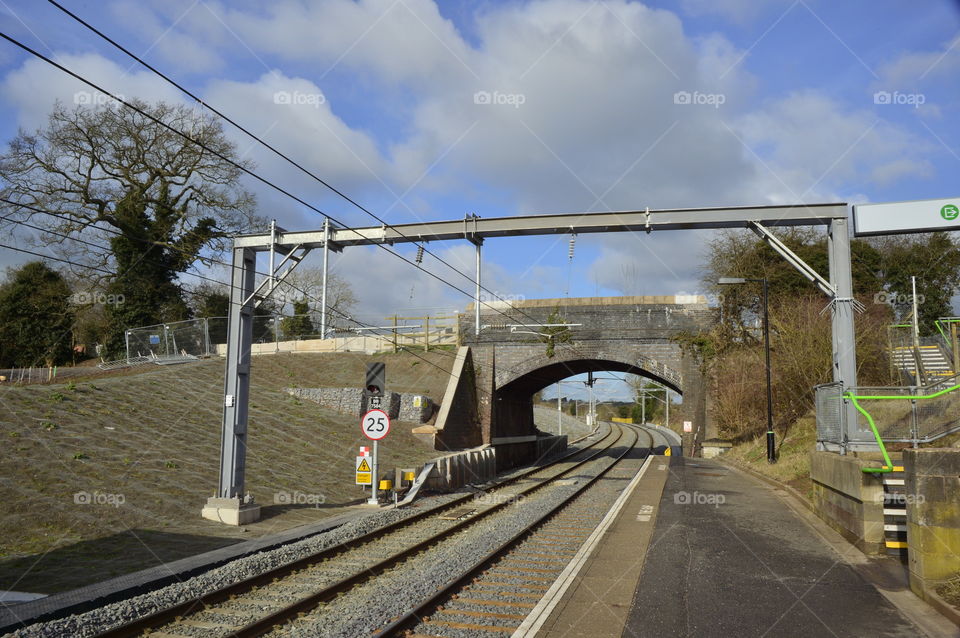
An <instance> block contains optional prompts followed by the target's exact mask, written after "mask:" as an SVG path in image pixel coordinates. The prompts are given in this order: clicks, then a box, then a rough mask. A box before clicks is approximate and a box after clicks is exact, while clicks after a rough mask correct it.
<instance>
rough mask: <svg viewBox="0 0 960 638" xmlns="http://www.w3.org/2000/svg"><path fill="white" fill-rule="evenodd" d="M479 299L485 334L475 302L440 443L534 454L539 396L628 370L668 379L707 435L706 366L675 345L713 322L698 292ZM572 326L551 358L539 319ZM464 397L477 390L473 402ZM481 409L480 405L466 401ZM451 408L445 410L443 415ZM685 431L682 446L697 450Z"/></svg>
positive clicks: (463, 324)
mask: <svg viewBox="0 0 960 638" xmlns="http://www.w3.org/2000/svg"><path fill="white" fill-rule="evenodd" d="M497 309H498V310H500V312H496V311H494V310H493V309H490V308H488V307H486V306H484V305H482V304H481V315H480V325H481V329H480V333H479V336H478V335H477V333H476V330H475V318H474V314H473V311H472V308H468V311H467V312H466V313H465V314H463V315H461V318H460V340H461V343H462V344H463V345H464V346H467V347H468V348H469V351H466V349H463V350H462V352H461V354H460V356H459V357H458V360H459V362H460V364H462V368H461V371H460V373H458V374H457V375H455V376H456V377H457V378H459V379H460V383H459V388H460V397H459V399H460V400H459V401H454V400H452V395H451V400H449V401H448V397H446V396H445V397H444V403H445V404H447V403H450V404H451V405H450V406H446V405H445V406H444V408H445V409H443V410H441V414H440V418H439V419H438V422H437V428H438V430H437V432H436V434H435V443H436V446H437V447H438V448H446V449H451V448H457V447H468V446H472V445H479V444H492V445H496V446H497V447H498V451H497V455H498V459H499V458H501V457H514V458H517V459H518V460H520V459H522V458H523V457H525V456H529V455H530V454H532V447H531V445H532V444H531V438H532V437H533V436H534V435H535V434H536V428H535V426H534V423H533V395H534V394H535V393H536V392H538V391H539V390H542V389H543V388H545V387H547V386H549V385H551V384H553V383H556V382H557V381H559V380H562V379H565V378H567V377H570V376H572V375H575V374H580V373H584V372H590V371H593V372H599V371H618V372H629V373H632V374H637V375H640V376H643V377H647V378H650V379H653V380H655V381H658V382H660V383H663V384H664V385H666V386H668V387H670V388H671V389H672V390H675V391H676V392H678V393H680V394H682V395H683V402H684V413H685V415H686V416H685V418H686V419H688V420H692V421H693V423H694V432H699V433H700V436H699V437H698V438H700V439H702V437H703V433H705V431H706V427H707V423H706V387H705V383H704V380H703V378H702V372H701V368H700V362H699V361H698V360H697V359H696V357H695V356H694V355H693V354H692V353H690V352H689V351H687V350H686V349H684V348H682V347H681V346H680V344H679V343H677V341H676V339H675V338H676V337H677V336H678V335H681V334H684V333H687V334H696V333H697V332H699V331H701V330H704V329H708V328H709V327H710V326H711V325H712V324H713V323H714V322H715V321H716V313H715V310H713V309H711V308H709V307H708V306H707V304H706V300H705V298H703V297H700V296H693V295H682V296H680V295H678V296H656V297H653V296H643V297H586V298H572V299H571V298H566V299H534V300H527V301H520V302H509V303H500V304H498V306H497ZM549 323H565V324H568V325H569V326H570V327H569V334H570V338H571V340H570V342H569V343H558V344H556V346H555V352H554V355H553V356H552V357H550V356H548V355H547V348H546V344H545V341H544V338H543V336H542V335H540V334H537V333H541V332H542V331H543V330H545V329H546V328H544V327H543V326H542V324H549ZM465 394H469V395H471V396H470V397H469V399H467V398H465ZM468 405H469V406H470V407H472V406H476V409H475V410H470V409H466V406H468ZM445 412H446V414H444V413H445ZM695 443H696V442H695V441H693V440H692V439H691V438H690V437H689V436H687V437H685V439H684V447H685V449H688V450H689V449H693V447H694V446H695Z"/></svg>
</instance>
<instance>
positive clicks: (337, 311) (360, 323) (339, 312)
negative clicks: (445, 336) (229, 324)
mask: <svg viewBox="0 0 960 638" xmlns="http://www.w3.org/2000/svg"><path fill="white" fill-rule="evenodd" d="M0 201H3V202H6V203H9V204H14V205H16V206H20V207H23V208H27V209H29V210H32V211H35V212H37V213H41V214H46V215H51V216H54V217H60V215H58V214H56V213H52V212H49V211H44V210H41V209H39V208H36V207H33V206H29V205H27V204H21V203H19V202H13V201H11V200H7V199H0ZM6 217H9V215H7V216H5V217H4V218H3V219H6ZM10 221H11V222H12V223H15V224H20V225H22V226H25V227H27V228H32V229H34V230H38V231H41V232H45V233H50V234H53V235H57V236H59V237H63V238H65V239H68V240H70V241H76V242H79V243H82V244H86V245H88V246H92V247H94V248H98V249H100V250H109V248H108V247H106V246H101V245H99V244H95V243H93V242H90V241H87V240H84V239H80V238H78V237H71V236H69V235H65V234H63V233H59V232H56V231H52V230H49V229H46V228H41V227H39V226H34V225H33V224H28V223H27V222H24V221H22V220H16V219H11V220H10ZM99 230H102V231H105V232H111V233H114V234H116V235H122V234H123V233H121V232H120V231H118V230H114V229H112V228H99ZM136 240H137V241H140V242H141V243H147V244H150V245H152V246H153V245H155V244H153V243H152V242H149V241H148V240H145V239H139V238H136ZM0 247H2V248H9V249H11V250H15V251H18V252H22V253H27V254H30V255H34V256H37V257H41V258H44V259H52V260H54V261H58V262H61V263H66V264H69V265H71V266H74V267H77V268H87V269H90V270H96V271H98V272H102V273H105V274H108V275H115V276H118V277H121V278H122V277H123V276H124V274H125V273H124V274H119V275H118V274H117V273H114V272H113V271H110V270H107V269H104V268H101V267H98V266H92V265H90V264H81V263H78V262H74V261H71V260H68V259H61V258H58V257H53V256H47V255H43V254H42V253H37V252H33V251H29V250H25V249H22V248H16V247H14V246H8V245H5V244H0ZM173 248H174V249H176V250H179V251H181V252H183V253H184V254H187V253H186V251H183V250H182V249H179V248H176V247H173ZM209 261H211V262H212V263H220V264H224V265H227V266H229V264H226V262H219V261H217V260H214V259H211V260H209ZM148 263H158V262H155V261H148ZM255 272H256V271H255ZM256 274H260V275H265V273H260V272H257V273H256ZM191 275H192V276H195V277H198V278H200V279H204V280H207V281H211V282H213V283H216V284H221V285H225V284H223V283H222V282H220V281H218V280H216V279H212V278H210V277H206V276H204V275H201V274H200V273H191ZM287 285H289V286H290V287H291V288H293V289H294V290H296V291H297V292H299V293H300V294H302V295H304V297H305V298H307V299H310V300H311V301H314V302H316V303H319V304H321V305H322V304H323V302H322V301H320V300H319V299H317V298H316V297H313V296H311V295H310V294H309V293H307V292H306V291H305V290H303V289H301V288H297V287H296V286H294V285H292V284H287ZM227 303H229V304H230V305H241V306H242V305H243V304H238V303H237V302H235V301H232V300H228V302H227ZM326 309H327V310H329V311H330V312H332V313H335V314H337V315H339V316H340V317H341V318H343V319H345V320H347V321H349V322H350V323H353V324H356V325H357V326H358V327H361V328H366V329H373V330H374V334H376V335H379V336H383V337H389V336H390V333H389V332H376V330H385V329H381V328H379V327H377V326H373V325H370V324H367V323H365V322H363V321H360V320H358V319H356V318H354V317H351V316H349V315H348V314H346V313H344V312H343V311H342V310H340V309H339V308H336V307H334V306H331V305H329V304H328V305H326ZM404 350H405V351H406V352H409V353H410V354H412V355H413V356H414V357H416V358H417V359H420V360H421V361H423V362H425V363H428V364H430V365H432V366H433V367H435V368H437V369H438V370H441V371H443V372H444V373H446V374H447V375H448V376H453V373H452V372H451V371H449V370H446V369H444V368H443V367H442V366H439V365H437V364H436V363H434V362H433V361H430V360H429V359H427V358H425V357H421V356H420V355H418V354H417V353H416V352H414V351H412V350H409V349H407V348H404ZM435 352H442V353H443V354H444V355H447V354H448V353H446V352H444V351H442V350H436V351H435Z"/></svg>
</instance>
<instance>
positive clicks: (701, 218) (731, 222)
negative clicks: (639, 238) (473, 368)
mask: <svg viewBox="0 0 960 638" xmlns="http://www.w3.org/2000/svg"><path fill="white" fill-rule="evenodd" d="M840 217H842V218H844V219H846V217H847V205H846V204H810V205H796V206H739V207H733V208H674V209H662V210H649V209H648V210H642V211H621V212H599V213H562V214H557V215H525V216H521V217H484V218H480V217H465V218H463V219H457V220H450V221H436V222H421V223H415V224H396V225H393V226H369V227H366V228H335V229H331V231H330V242H331V243H332V244H336V245H338V246H371V245H375V244H400V243H409V242H422V241H444V240H451V239H469V240H470V241H474V242H475V241H476V240H480V241H482V240H484V239H486V238H488V237H522V236H525V235H564V234H567V233H571V232H573V233H577V234H580V233H617V232H638V231H639V232H651V231H654V230H694V229H710V228H748V227H749V226H750V224H751V223H753V222H756V223H759V224H762V225H763V226H768V227H777V226H829V225H830V221H831V220H833V219H837V218H840ZM323 241H324V231H323V230H322V229H320V230H309V231H298V232H281V233H278V236H277V240H276V244H277V246H297V245H302V246H305V247H310V248H319V247H321V246H323ZM269 243H270V234H269V233H265V234H258V235H240V236H238V237H237V238H236V239H235V243H234V246H235V247H237V248H245V247H246V248H254V249H257V250H265V246H268V245H269Z"/></svg>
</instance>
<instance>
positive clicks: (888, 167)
mask: <svg viewBox="0 0 960 638" xmlns="http://www.w3.org/2000/svg"><path fill="white" fill-rule="evenodd" d="M737 128H738V130H739V131H740V134H741V135H742V138H743V141H744V143H745V144H746V146H747V147H748V148H749V149H751V152H753V153H756V154H757V155H758V156H760V157H763V158H764V162H765V164H766V166H767V167H768V169H769V170H768V173H767V179H768V180H769V181H770V182H771V187H772V188H774V189H776V190H779V191H781V192H782V191H784V190H786V191H787V192H788V193H789V194H790V195H791V196H792V199H793V200H794V201H797V200H802V201H807V202H810V201H825V200H828V199H834V200H836V199H843V198H844V195H845V193H846V190H847V187H846V184H857V183H861V182H863V181H868V182H872V183H874V184H875V185H877V186H886V185H888V184H889V183H890V182H891V181H893V180H894V179H900V178H903V177H906V176H910V177H920V178H924V177H928V176H930V174H931V173H932V166H931V164H930V162H929V160H927V159H926V157H925V156H926V155H927V154H928V153H930V152H931V150H932V149H933V147H932V146H931V145H930V144H929V143H928V142H926V141H924V140H922V139H920V138H918V137H916V136H914V135H913V134H911V133H909V132H907V131H906V130H904V129H902V128H900V127H898V126H897V125H896V124H894V123H892V122H890V121H887V120H884V119H880V118H878V117H877V116H876V115H874V114H873V113H871V112H869V111H866V110H853V109H849V108H846V107H844V106H843V105H841V104H840V103H838V102H836V101H835V100H833V99H831V98H829V97H827V96H825V95H823V94H822V93H819V92H817V91H801V92H796V93H792V94H790V95H788V96H786V97H784V98H782V99H780V100H775V101H772V102H770V103H768V104H766V105H765V106H764V107H763V108H762V109H760V110H757V111H755V112H753V113H750V114H748V115H746V116H744V117H743V118H741V119H740V121H739V122H738V125H737Z"/></svg>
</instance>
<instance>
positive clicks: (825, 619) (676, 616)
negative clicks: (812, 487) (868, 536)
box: [535, 457, 960, 638]
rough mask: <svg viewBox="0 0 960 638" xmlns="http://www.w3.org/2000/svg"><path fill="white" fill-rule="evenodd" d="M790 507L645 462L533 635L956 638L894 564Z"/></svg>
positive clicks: (749, 481)
mask: <svg viewBox="0 0 960 638" xmlns="http://www.w3.org/2000/svg"><path fill="white" fill-rule="evenodd" d="M793 498H794V497H792V496H789V495H788V494H787V493H786V492H785V491H784V490H780V489H776V488H775V487H774V486H771V485H769V484H767V483H765V482H763V481H760V480H758V479H756V478H754V477H752V476H750V475H748V474H745V473H743V472H742V471H740V470H738V469H735V468H733V467H731V466H729V465H726V464H724V463H722V462H720V461H717V460H706V459H691V458H686V459H685V458H677V457H654V458H653V459H652V466H651V467H650V468H648V471H647V472H646V473H645V474H644V476H643V478H642V479H641V480H640V482H639V483H638V484H637V486H636V489H635V490H634V492H633V493H632V494H631V495H630V496H629V497H628V499H627V501H626V503H625V506H624V507H623V509H622V510H621V512H620V513H619V515H618V517H617V519H616V520H615V521H614V523H613V524H612V525H611V527H610V528H609V529H608V530H607V533H606V534H605V535H604V536H603V537H602V538H601V539H600V541H599V542H598V544H597V546H596V548H595V550H594V551H593V553H592V554H591V557H590V559H589V560H588V561H586V562H585V564H584V566H583V568H582V569H581V571H580V572H579V574H578V575H577V576H576V578H575V580H574V581H573V583H572V585H571V586H570V587H569V588H568V590H567V592H566V594H565V595H564V597H563V598H562V599H561V600H560V601H559V602H558V604H557V605H556V606H555V608H554V609H553V611H552V613H551V615H550V616H549V618H548V619H547V620H546V621H545V622H543V623H542V626H541V627H540V629H539V631H538V632H537V633H536V634H535V635H536V636H538V637H541V638H560V637H565V638H573V637H575V636H584V637H586V636H590V637H592V638H607V637H609V638H613V637H619V636H638V637H639V636H657V637H658V638H662V637H665V636H777V637H781V636H798V637H799V636H804V637H809V636H838V637H839V636H871V637H878V636H886V637H903V638H907V637H910V638H915V637H917V636H960V631H958V629H957V627H956V626H955V625H953V624H952V623H950V622H949V621H948V620H946V619H945V618H944V617H943V616H941V615H939V614H938V613H936V611H934V610H933V609H932V608H931V607H929V606H928V605H927V604H926V603H924V602H923V601H921V600H920V599H919V598H917V597H915V596H914V595H913V594H912V593H911V592H910V590H909V587H908V585H907V579H906V575H905V574H904V572H903V567H902V566H901V565H900V564H899V563H897V562H896V561H895V560H893V559H889V558H878V559H873V558H867V557H866V556H864V555H863V554H861V553H860V552H859V551H858V550H856V549H855V548H853V547H852V546H851V545H849V544H848V543H847V542H846V541H844V540H843V539H842V538H841V537H840V536H839V535H838V534H836V533H835V532H833V530H831V529H830V528H828V527H826V525H824V524H822V523H821V522H820V521H819V519H816V517H815V516H813V514H812V513H810V512H809V511H807V510H805V508H804V507H803V506H802V505H799V504H797V503H791V502H790V499H793Z"/></svg>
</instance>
